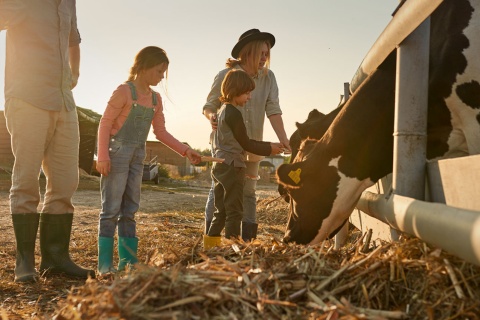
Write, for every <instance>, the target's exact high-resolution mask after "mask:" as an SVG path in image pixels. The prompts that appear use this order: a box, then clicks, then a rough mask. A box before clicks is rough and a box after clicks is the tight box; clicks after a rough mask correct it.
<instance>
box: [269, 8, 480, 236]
mask: <svg viewBox="0 0 480 320" xmlns="http://www.w3.org/2000/svg"><path fill="white" fill-rule="evenodd" d="M479 24H480V0H445V1H444V2H443V3H442V4H441V5H440V6H439V7H438V8H437V10H435V12H434V13H433V14H432V17H431V35H430V57H429V59H430V62H429V91H428V108H429V109H428V124H427V126H428V127H427V135H428V139H427V158H428V159H433V158H440V157H454V156H463V155H468V154H479V153H480V123H479V121H480V116H479V111H480V110H479V108H480V58H479V57H478V54H479V52H480V25H479ZM395 67H396V54H395V52H393V53H392V54H391V55H390V56H389V57H388V58H387V59H386V60H385V61H384V62H383V63H382V64H381V65H380V67H379V68H378V69H377V70H376V71H375V72H373V73H372V74H371V75H370V76H369V77H368V78H367V79H366V80H365V81H364V82H363V83H362V84H361V85H360V87H359V88H358V89H357V90H356V91H355V92H354V93H353V95H352V96H351V97H350V99H349V100H348V102H347V103H346V104H345V106H344V107H343V108H342V109H341V110H340V112H339V113H338V115H337V117H335V119H334V120H333V122H332V124H331V125H330V127H329V128H328V130H327V131H326V132H325V133H324V134H323V135H322V136H321V138H319V140H318V141H313V142H312V141H311V140H305V141H304V142H303V143H302V145H301V146H300V148H299V149H300V151H299V153H298V154H297V156H296V157H295V159H294V161H293V163H291V164H284V165H282V166H280V167H279V168H278V170H277V177H278V180H279V183H280V184H282V185H283V187H284V188H285V189H286V190H287V191H288V195H289V198H290V211H291V212H290V216H289V221H288V225H287V231H286V234H285V238H284V240H285V241H287V242H288V241H294V242H296V243H301V244H315V243H319V242H321V241H323V240H324V239H326V238H327V237H329V236H332V235H333V234H334V233H335V231H336V230H338V228H339V227H340V226H341V225H342V224H343V223H344V222H345V221H346V220H347V219H348V217H349V216H350V214H351V212H352V211H353V209H354V207H355V204H356V202H357V201H358V199H359V197H360V195H361V193H362V192H363V191H364V190H365V189H366V188H368V187H370V186H372V185H373V184H374V183H375V182H376V181H377V180H379V179H380V178H382V177H383V176H385V175H386V174H388V173H390V172H391V171H392V162H393V159H392V156H393V136H392V133H393V123H394V102H395V101H394V97H395ZM411 76H412V77H414V76H415V75H411Z"/></svg>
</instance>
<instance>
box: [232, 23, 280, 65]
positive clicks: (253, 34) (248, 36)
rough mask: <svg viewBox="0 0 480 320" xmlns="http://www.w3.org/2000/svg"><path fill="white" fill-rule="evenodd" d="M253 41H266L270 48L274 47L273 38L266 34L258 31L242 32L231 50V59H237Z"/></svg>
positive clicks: (271, 35)
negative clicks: (243, 49)
mask: <svg viewBox="0 0 480 320" xmlns="http://www.w3.org/2000/svg"><path fill="white" fill-rule="evenodd" d="M255 40H266V41H268V42H269V43H270V48H271V47H273V46H274V45H275V37H274V36H273V34H271V33H268V32H260V30H258V29H250V30H248V31H246V32H244V33H243V34H242V35H241V36H240V38H239V39H238V42H237V44H236V45H235V47H233V49H232V57H234V58H235V59H238V56H239V54H240V51H241V50H242V48H243V47H244V46H245V45H246V44H247V43H249V42H251V41H255Z"/></svg>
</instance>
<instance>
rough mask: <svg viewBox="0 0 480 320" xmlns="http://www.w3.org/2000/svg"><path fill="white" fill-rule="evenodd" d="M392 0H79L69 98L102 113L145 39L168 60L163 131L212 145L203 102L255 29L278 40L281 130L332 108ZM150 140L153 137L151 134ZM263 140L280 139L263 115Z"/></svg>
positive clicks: (0, 80) (1, 47) (0, 42)
mask: <svg viewBox="0 0 480 320" xmlns="http://www.w3.org/2000/svg"><path fill="white" fill-rule="evenodd" d="M398 3H399V1H398V0H296V1H291V0H290V1H289V0H244V1H232V0H204V1H200V0H163V1H158V0H136V1H131V0H128V1H126V0H116V1H115V2H113V1H98V0H79V1H77V18H78V28H79V31H80V35H81V37H82V43H81V45H80V48H81V65H80V79H79V82H78V85H77V87H76V88H75V89H74V90H73V94H74V97H75V101H76V104H77V105H78V106H80V107H83V108H88V109H91V110H94V111H95V112H97V113H100V114H102V113H103V111H104V110H105V107H106V105H107V102H108V100H109V98H110V96H111V94H112V92H113V91H114V90H115V88H116V87H117V86H118V85H119V84H121V83H122V82H124V81H126V80H127V77H128V73H129V70H130V67H131V66H132V64H133V61H134V57H135V55H136V54H137V52H138V51H140V50H141V49H142V48H144V47H146V46H150V45H154V46H158V47H161V48H163V49H164V50H165V51H166V52H167V54H168V56H169V59H170V65H169V70H168V79H167V82H166V87H167V94H166V93H165V92H164V90H163V86H162V85H160V86H158V87H153V89H154V90H157V91H159V92H160V93H161V94H162V97H163V101H164V114H165V118H166V127H167V130H168V131H169V132H170V133H171V134H172V135H173V136H174V137H176V138H177V139H178V140H180V141H182V142H187V143H189V144H190V145H191V146H192V147H193V148H196V149H200V150H203V149H207V148H209V144H208V139H209V134H210V131H211V127H210V124H209V122H208V121H207V119H206V118H205V117H204V116H203V115H202V107H203V105H204V103H205V99H206V97H207V95H208V93H209V91H210V87H211V85H212V83H213V79H214V77H215V75H216V74H217V73H218V72H219V71H220V70H222V69H224V67H225V61H226V60H227V58H229V57H230V52H231V50H232V48H233V46H234V45H235V44H236V42H237V41H238V38H239V36H240V35H241V34H242V33H243V32H245V31H247V30H249V29H252V28H257V29H260V31H265V32H270V33H272V34H273V35H274V36H275V38H276V43H275V46H274V47H273V48H272V51H271V65H270V67H271V70H272V71H273V72H274V73H275V76H276V79H277V83H278V86H279V92H280V106H281V108H282V112H283V121H284V124H285V130H286V132H287V136H290V135H291V134H292V133H293V132H294V131H295V129H296V127H295V122H297V121H298V122H303V121H305V119H306V118H307V116H308V113H309V112H310V111H311V110H312V109H318V110H319V111H321V112H323V113H328V112H330V111H331V110H333V109H334V108H335V107H336V106H337V105H338V103H339V101H340V95H341V94H343V90H344V89H343V88H344V83H345V82H350V81H351V79H352V78H353V75H354V74H355V72H356V71H357V69H358V67H359V66H360V64H361V62H362V60H363V58H364V57H365V55H366V54H367V52H368V50H369V49H370V48H371V46H372V45H373V43H374V42H375V40H376V39H377V38H378V36H379V35H380V33H381V32H382V31H383V29H384V28H385V27H386V26H387V24H388V23H389V21H390V20H391V14H392V12H393V11H394V10H395V8H396V6H397V5H398ZM4 69H5V32H4V31H2V32H0V73H1V77H0V88H2V89H1V90H0V109H4V107H3V106H4V96H3V87H4V76H3V75H4ZM149 140H154V137H153V135H150V136H149ZM264 140H265V141H273V142H276V141H278V139H277V137H276V135H275V133H274V131H273V129H272V128H271V125H270V122H269V121H268V120H266V121H265V131H264Z"/></svg>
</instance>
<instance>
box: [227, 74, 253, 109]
mask: <svg viewBox="0 0 480 320" xmlns="http://www.w3.org/2000/svg"><path fill="white" fill-rule="evenodd" d="M253 89H255V81H253V79H252V78H251V77H250V76H249V75H248V74H247V73H246V72H245V71H243V70H240V69H233V70H230V71H228V72H227V75H226V76H225V78H224V79H223V82H222V89H221V90H222V96H221V97H220V101H221V102H232V100H233V98H235V97H238V96H241V95H242V94H244V93H247V92H250V91H253Z"/></svg>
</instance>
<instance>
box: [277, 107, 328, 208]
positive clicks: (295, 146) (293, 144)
mask: <svg viewBox="0 0 480 320" xmlns="http://www.w3.org/2000/svg"><path fill="white" fill-rule="evenodd" d="M335 114H336V113H335ZM327 116H328V115H327ZM327 116H326V115H325V114H323V113H321V112H320V111H318V110H317V109H313V110H312V111H310V113H309V114H308V117H307V120H306V121H305V122H303V123H299V122H296V123H295V125H296V127H297V130H295V132H294V133H293V134H292V135H291V136H290V148H291V150H292V154H291V156H290V163H293V161H294V159H295V158H296V156H297V153H298V150H299V149H300V145H301V143H302V141H304V140H306V139H320V138H321V137H322V136H323V134H324V133H325V131H326V130H327V129H328V126H329V125H330V123H331V122H332V120H333V118H334V117H328V119H326V117H327ZM324 119H325V121H324ZM278 193H279V194H280V195H281V196H282V197H283V199H284V200H285V201H286V202H289V201H290V199H289V196H288V192H287V191H286V190H285V188H284V187H283V185H282V184H279V185H278Z"/></svg>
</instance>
